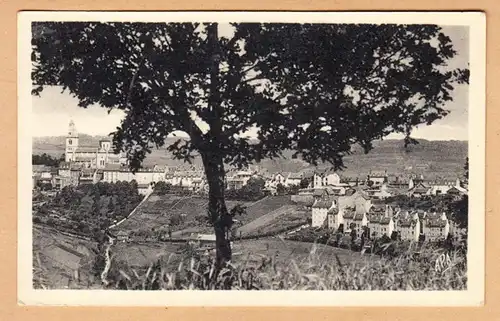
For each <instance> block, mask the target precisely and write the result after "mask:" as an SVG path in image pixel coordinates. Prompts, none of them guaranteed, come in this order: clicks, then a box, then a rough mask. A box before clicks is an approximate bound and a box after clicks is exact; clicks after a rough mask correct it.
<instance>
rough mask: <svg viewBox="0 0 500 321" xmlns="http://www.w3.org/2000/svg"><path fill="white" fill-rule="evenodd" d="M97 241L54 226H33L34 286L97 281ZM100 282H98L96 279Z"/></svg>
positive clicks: (77, 285) (70, 285) (72, 285)
mask: <svg viewBox="0 0 500 321" xmlns="http://www.w3.org/2000/svg"><path fill="white" fill-rule="evenodd" d="M95 247H96V244H95V243H94V242H92V241H87V240H84V239H78V238H75V237H71V236H66V235H63V234H61V233H58V232H57V231H56V230H55V229H47V228H40V227H36V226H35V227H34V229H33V286H34V287H36V288H44V287H45V288H57V289H64V288H69V289H78V288H82V286H84V287H86V286H89V287H90V285H92V284H96V280H97V279H96V278H95V277H94V276H92V275H91V269H92V265H93V260H94V257H95V253H94V252H93V250H92V249H93V248H95ZM97 284H98V283H97Z"/></svg>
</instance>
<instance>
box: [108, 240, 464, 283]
mask: <svg viewBox="0 0 500 321" xmlns="http://www.w3.org/2000/svg"><path fill="white" fill-rule="evenodd" d="M413 253H414V252H412V251H408V252H406V253H402V254H400V255H399V256H397V257H392V258H389V257H388V258H384V257H380V256H376V255H372V254H365V255H362V254H360V253H354V252H350V251H347V250H342V249H338V248H333V247H328V246H324V245H315V244H311V243H300V242H293V241H282V240H280V239H261V240H248V241H241V242H235V244H234V254H233V260H232V262H231V263H230V264H229V265H228V266H227V267H225V268H223V269H222V270H221V271H220V272H219V273H216V272H215V268H214V266H215V265H214V261H213V260H212V259H211V257H210V256H208V257H202V258H198V259H197V258H193V257H188V256H186V257H184V258H182V257H180V256H177V257H175V255H173V254H167V255H165V256H163V257H162V258H159V259H158V260H157V261H156V262H152V263H151V264H149V265H145V266H143V267H137V266H136V267H131V266H129V265H127V264H123V263H119V264H118V263H117V264H115V265H112V271H113V272H112V273H111V274H110V275H112V276H113V279H112V280H111V283H110V288H119V289H124V290H127V289H128V290H186V289H192V290H224V289H226V290H227V289H232V290H351V291H352V290H368V291H369V290H386V291H387V290H389V291H393V290H403V291H404V290H465V289H467V269H466V266H467V265H466V259H465V256H464V255H463V252H462V251H458V250H455V251H450V252H444V251H443V250H440V249H433V248H428V249H424V250H421V251H420V252H419V253H420V254H419V256H418V258H417V259H415V258H414V255H413ZM445 254H446V255H448V256H449V260H448V261H447V265H446V266H443V267H441V268H439V269H437V268H436V267H435V262H436V260H437V259H438V258H439V257H442V256H443V255H445ZM142 263H145V262H144V261H143V262H142Z"/></svg>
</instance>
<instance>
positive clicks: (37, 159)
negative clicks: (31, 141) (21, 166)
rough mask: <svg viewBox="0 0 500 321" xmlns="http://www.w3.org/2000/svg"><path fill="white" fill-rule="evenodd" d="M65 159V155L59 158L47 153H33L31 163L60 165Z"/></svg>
mask: <svg viewBox="0 0 500 321" xmlns="http://www.w3.org/2000/svg"><path fill="white" fill-rule="evenodd" d="M61 161H64V155H63V156H61V157H60V158H59V159H57V158H55V157H52V156H50V155H48V154H46V153H43V154H41V155H36V154H35V155H32V156H31V164H33V165H47V166H53V167H56V166H59V162H61Z"/></svg>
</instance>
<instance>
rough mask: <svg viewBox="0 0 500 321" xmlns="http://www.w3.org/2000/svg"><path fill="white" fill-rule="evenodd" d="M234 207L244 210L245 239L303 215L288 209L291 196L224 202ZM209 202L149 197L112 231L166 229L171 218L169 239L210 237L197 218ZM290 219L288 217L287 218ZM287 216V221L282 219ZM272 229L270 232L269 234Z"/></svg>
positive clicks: (185, 197) (207, 230)
mask: <svg viewBox="0 0 500 321" xmlns="http://www.w3.org/2000/svg"><path fill="white" fill-rule="evenodd" d="M236 204H241V205H243V206H246V208H247V210H246V214H245V215H242V216H239V217H237V218H236V219H237V220H238V221H239V222H240V224H242V225H243V231H244V233H245V235H249V234H252V235H254V234H255V233H256V232H258V231H259V230H260V231H266V232H269V231H271V230H272V229H273V228H277V227H279V226H280V224H279V223H280V221H279V220H281V219H282V221H281V222H285V223H286V222H288V223H290V222H292V224H295V225H296V224H297V222H298V221H297V219H298V218H299V219H302V217H303V216H304V215H303V214H297V213H296V212H297V211H296V208H295V206H294V205H291V204H292V203H291V201H290V196H268V197H265V198H263V199H261V200H259V201H256V202H251V203H250V202H238V201H226V205H227V207H228V209H231V208H232V207H234V206H235V205H236ZM207 207H208V200H207V199H206V198H203V197H198V196H177V195H151V196H150V197H149V199H148V200H146V201H145V202H144V203H143V204H142V205H141V206H140V207H139V208H138V209H137V211H136V213H134V214H133V215H132V216H130V217H129V218H128V219H127V220H126V221H125V222H123V223H122V224H120V225H119V226H117V227H116V228H113V230H115V232H116V231H118V230H123V231H129V232H131V231H138V230H152V229H159V228H162V227H166V226H168V225H169V224H170V223H171V218H172V217H173V216H177V217H180V218H181V221H180V222H179V224H177V225H174V226H171V230H172V237H174V238H181V237H186V236H188V235H189V234H191V233H196V232H198V233H211V232H212V227H210V226H207V225H206V224H203V222H201V221H200V218H204V217H205V216H206V215H207ZM288 215H290V217H288ZM284 216H286V217H284ZM270 228H271V230H269V229H270Z"/></svg>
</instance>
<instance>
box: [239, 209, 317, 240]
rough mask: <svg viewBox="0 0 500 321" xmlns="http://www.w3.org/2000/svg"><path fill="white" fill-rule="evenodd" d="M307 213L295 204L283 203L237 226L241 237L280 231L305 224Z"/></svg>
mask: <svg viewBox="0 0 500 321" xmlns="http://www.w3.org/2000/svg"><path fill="white" fill-rule="evenodd" d="M308 215H309V213H307V212H305V211H303V210H301V209H299V208H298V207H297V206H295V205H284V206H281V207H279V208H278V209H275V210H273V211H271V212H268V213H267V214H264V215H262V216H260V217H258V218H256V219H254V220H252V221H250V222H248V223H247V224H244V225H243V226H241V227H240V228H238V233H241V236H242V237H245V236H257V235H267V234H271V233H280V232H282V231H284V230H287V229H290V228H294V227H297V226H298V225H301V224H305V223H306V222H307V217H308Z"/></svg>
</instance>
